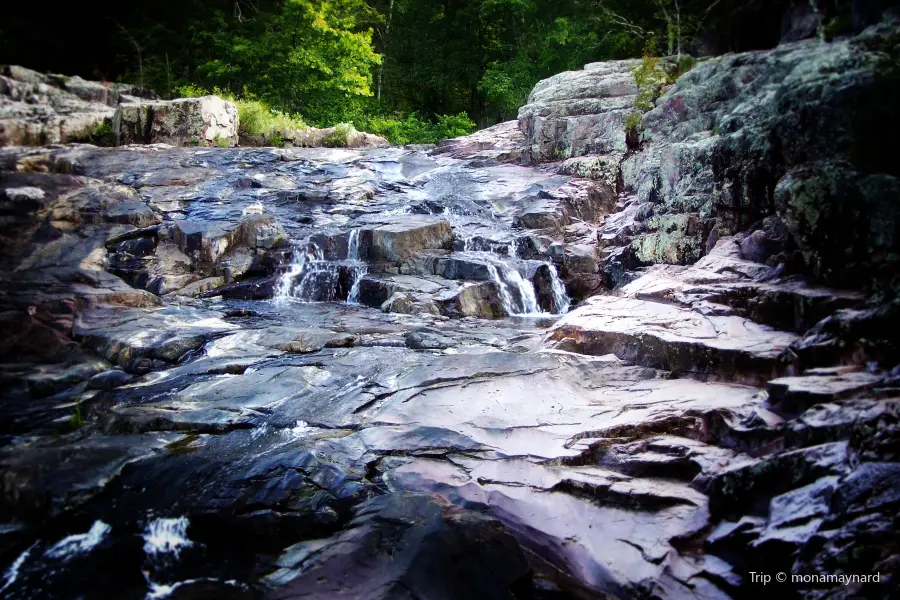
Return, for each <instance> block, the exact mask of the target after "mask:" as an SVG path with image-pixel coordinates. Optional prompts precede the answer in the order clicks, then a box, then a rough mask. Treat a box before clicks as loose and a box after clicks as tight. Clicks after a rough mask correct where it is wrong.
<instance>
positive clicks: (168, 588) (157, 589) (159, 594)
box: [145, 577, 245, 600]
mask: <svg viewBox="0 0 900 600" xmlns="http://www.w3.org/2000/svg"><path fill="white" fill-rule="evenodd" d="M201 581H218V580H217V579H213V578H211V577H202V578H200V579H185V580H184V581H177V582H175V583H172V584H167V583H154V582H152V581H150V580H149V579H148V580H147V585H148V586H149V587H150V589H149V590H148V591H147V596H146V597H145V600H162V599H163V598H168V597H169V596H171V595H172V592H174V591H175V590H177V589H178V588H180V587H181V586H183V585H190V584H192V583H199V582H201ZM222 583H224V584H225V585H230V586H232V587H238V588H243V587H245V586H244V585H243V584H241V583H240V582H238V581H236V580H234V579H229V580H228V581H223V582H222Z"/></svg>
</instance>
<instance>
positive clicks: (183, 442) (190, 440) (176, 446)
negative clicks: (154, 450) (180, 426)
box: [166, 433, 200, 455]
mask: <svg viewBox="0 0 900 600" xmlns="http://www.w3.org/2000/svg"><path fill="white" fill-rule="evenodd" d="M198 439H200V436H199V435H197V434H196V433H191V434H188V435H186V436H184V437H183V438H181V439H180V440H178V441H177V442H172V443H171V444H167V445H166V450H168V451H169V452H171V453H172V454H175V455H183V454H191V453H192V452H196V451H197V450H198V446H194V445H193V444H194V442H195V441H197V440H198Z"/></svg>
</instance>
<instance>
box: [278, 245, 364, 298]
mask: <svg viewBox="0 0 900 600" xmlns="http://www.w3.org/2000/svg"><path fill="white" fill-rule="evenodd" d="M366 271H367V269H366V264H365V263H364V262H363V261H362V260H360V258H359V230H358V229H354V230H351V231H350V233H349V235H348V238H347V259H346V260H326V259H325V253H324V252H323V251H322V249H321V248H319V246H317V245H316V244H315V243H314V242H310V241H309V240H306V241H304V242H302V243H300V244H296V245H295V246H294V252H293V255H292V257H291V264H290V265H289V266H288V268H287V270H286V271H285V272H284V273H283V274H282V275H281V277H280V278H279V280H278V283H277V285H276V286H275V294H274V300H275V302H276V303H283V302H287V301H290V300H300V301H302V302H337V301H346V302H349V303H356V302H358V301H359V280H360V279H361V278H362V276H363V275H365V274H366Z"/></svg>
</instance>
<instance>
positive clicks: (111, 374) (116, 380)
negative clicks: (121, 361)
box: [88, 369, 131, 390]
mask: <svg viewBox="0 0 900 600" xmlns="http://www.w3.org/2000/svg"><path fill="white" fill-rule="evenodd" d="M130 380H131V375H129V374H128V373H126V372H125V371H119V370H115V369H114V370H112V371H106V372H104V373H97V374H96V375H94V376H93V377H91V379H90V381H88V388H89V389H93V390H111V389H113V388H117V387H119V386H122V385H125V384H126V383H128V382H129V381H130Z"/></svg>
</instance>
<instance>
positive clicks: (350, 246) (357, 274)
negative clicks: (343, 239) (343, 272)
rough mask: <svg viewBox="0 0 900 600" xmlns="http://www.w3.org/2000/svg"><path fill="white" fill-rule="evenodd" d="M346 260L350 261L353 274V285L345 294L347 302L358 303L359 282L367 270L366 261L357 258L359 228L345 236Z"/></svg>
mask: <svg viewBox="0 0 900 600" xmlns="http://www.w3.org/2000/svg"><path fill="white" fill-rule="evenodd" d="M347 262H348V263H350V268H351V270H352V275H353V285H351V286H350V293H349V294H347V302H348V303H350V304H359V282H360V280H361V279H362V277H363V275H365V274H366V271H367V269H366V263H364V262H363V261H362V260H360V258H359V229H354V230H352V231H351V232H350V236H349V237H348V238H347Z"/></svg>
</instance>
